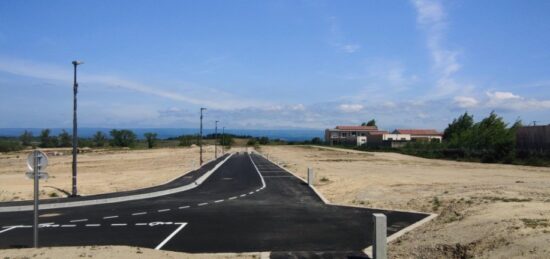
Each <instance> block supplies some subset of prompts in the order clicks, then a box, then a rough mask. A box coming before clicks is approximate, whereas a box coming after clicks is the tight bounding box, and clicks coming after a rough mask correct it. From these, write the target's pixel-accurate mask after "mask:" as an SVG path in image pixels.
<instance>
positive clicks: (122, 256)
mask: <svg viewBox="0 0 550 259" xmlns="http://www.w3.org/2000/svg"><path fill="white" fill-rule="evenodd" d="M2 258H4V259H16V258H17V259H23V258H51V259H72V258H117V259H134V258H167V259H172V258H181V259H187V258H189V259H194V258H197V259H198V258H213V259H225V258H242V259H248V258H261V254H260V253H242V254H223V253H222V254H188V253H178V252H168V251H159V250H153V249H147V248H139V247H129V246H84V247H82V246H81V247H52V248H38V249H34V248H25V249H7V250H2Z"/></svg>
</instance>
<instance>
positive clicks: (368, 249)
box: [254, 151, 438, 257]
mask: <svg viewBox="0 0 550 259" xmlns="http://www.w3.org/2000/svg"><path fill="white" fill-rule="evenodd" d="M254 152H256V153H257V154H259V155H260V156H262V157H263V158H265V159H267V160H268V161H270V162H272V163H274V164H276V165H277V166H279V167H280V168H282V169H283V170H285V171H287V172H288V173H290V174H292V175H294V176H295V177H296V178H298V179H300V180H302V182H304V183H305V184H307V181H306V180H305V179H303V178H302V177H300V176H298V174H296V173H294V172H292V171H290V170H288V169H286V168H284V167H283V166H281V165H280V164H279V163H277V162H274V161H271V160H269V159H268V158H267V157H266V156H264V155H263V154H261V153H259V152H257V151H254ZM308 186H310V188H311V189H312V190H313V192H315V194H317V196H319V198H320V199H321V200H323V202H324V203H325V204H327V205H332V206H340V207H351V208H361V209H369V208H367V207H361V206H356V205H341V204H334V203H331V202H330V201H329V200H327V199H326V198H325V197H324V196H323V195H322V194H321V193H320V192H319V191H318V190H317V189H315V187H314V186H312V185H308ZM371 209H373V208H371ZM382 210H385V209H382ZM387 210H391V211H397V212H408V213H419V214H426V215H428V216H427V217H425V218H423V219H422V220H420V221H417V222H415V223H414V224H412V225H410V226H408V227H406V228H403V229H401V230H399V231H397V232H395V233H393V234H392V235H391V236H389V237H388V239H387V242H388V243H391V242H392V241H394V240H396V239H397V238H399V237H401V236H403V235H405V234H406V233H407V232H409V231H412V230H413V229H415V228H417V227H420V226H421V225H423V224H425V223H427V222H428V221H431V220H432V219H434V218H436V217H437V216H438V214H433V213H426V212H420V211H409V210H394V209H387ZM363 252H364V253H365V254H367V255H368V256H369V257H372V246H368V247H366V248H365V249H363Z"/></svg>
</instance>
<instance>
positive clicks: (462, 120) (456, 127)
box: [443, 112, 474, 141]
mask: <svg viewBox="0 0 550 259" xmlns="http://www.w3.org/2000/svg"><path fill="white" fill-rule="evenodd" d="M473 126H474V116H473V115H469V114H468V113H467V112H465V113H464V114H462V115H461V116H460V117H458V118H457V119H454V120H453V122H452V123H450V124H449V126H448V127H447V128H446V129H445V131H444V132H443V139H444V140H447V141H449V140H451V138H452V137H453V135H460V134H462V133H463V132H465V131H467V130H469V129H471V128H472V127H473Z"/></svg>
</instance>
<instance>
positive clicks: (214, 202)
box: [214, 200, 223, 203]
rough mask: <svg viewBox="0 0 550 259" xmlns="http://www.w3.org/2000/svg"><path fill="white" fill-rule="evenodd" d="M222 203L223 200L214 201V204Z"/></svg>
mask: <svg viewBox="0 0 550 259" xmlns="http://www.w3.org/2000/svg"><path fill="white" fill-rule="evenodd" d="M220 202H223V200H217V201H214V203H220Z"/></svg>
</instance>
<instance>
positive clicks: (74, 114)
mask: <svg viewBox="0 0 550 259" xmlns="http://www.w3.org/2000/svg"><path fill="white" fill-rule="evenodd" d="M72 63H73V66H74V84H73V191H72V194H71V197H77V196H78V192H77V190H76V172H77V170H76V156H77V150H76V149H77V146H78V135H77V134H78V132H77V124H76V94H77V93H78V83H77V82H76V67H77V66H78V65H82V64H84V62H82V61H77V60H75V61H73V62H72Z"/></svg>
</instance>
